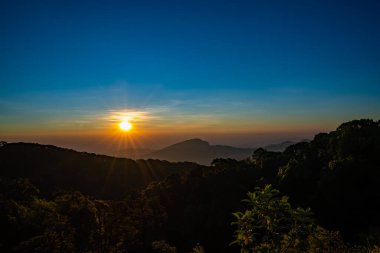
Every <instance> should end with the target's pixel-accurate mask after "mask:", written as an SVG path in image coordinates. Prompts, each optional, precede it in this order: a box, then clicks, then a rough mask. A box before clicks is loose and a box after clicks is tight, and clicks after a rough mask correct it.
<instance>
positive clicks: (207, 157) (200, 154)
mask: <svg viewBox="0 0 380 253" xmlns="http://www.w3.org/2000/svg"><path fill="white" fill-rule="evenodd" d="M253 151H254V149H251V148H236V147H231V146H222V145H210V144H209V143H208V142H207V141H204V140H201V139H191V140H186V141H183V142H180V143H176V144H173V145H170V146H168V147H166V148H163V149H161V150H158V151H155V152H152V153H150V154H148V155H146V157H147V158H154V159H161V160H167V161H171V162H182V161H189V162H195V163H199V164H204V165H209V164H210V163H211V162H212V161H213V160H214V159H216V158H232V159H236V160H242V159H245V158H247V157H249V156H250V155H252V153H253Z"/></svg>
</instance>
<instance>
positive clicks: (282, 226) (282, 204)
mask: <svg viewBox="0 0 380 253" xmlns="http://www.w3.org/2000/svg"><path fill="white" fill-rule="evenodd" d="M247 196H248V199H245V200H243V201H244V202H245V203H246V204H247V206H248V208H249V209H247V210H245V211H244V212H236V213H233V215H234V216H235V218H236V221H235V222H233V223H232V224H233V225H234V226H235V227H236V230H235V238H236V240H235V241H234V242H233V244H237V245H239V246H240V247H241V252H291V251H295V252H296V251H304V250H306V249H307V248H308V247H309V244H308V241H307V240H306V239H307V237H308V236H309V235H310V234H311V233H312V231H313V220H312V219H311V218H310V217H311V211H310V209H306V210H305V209H302V208H296V209H294V208H292V207H291V206H290V204H289V203H288V198H287V197H285V196H283V197H279V191H278V190H276V189H273V188H272V186H271V185H267V186H265V188H263V189H260V188H256V190H255V191H254V192H248V193H247Z"/></svg>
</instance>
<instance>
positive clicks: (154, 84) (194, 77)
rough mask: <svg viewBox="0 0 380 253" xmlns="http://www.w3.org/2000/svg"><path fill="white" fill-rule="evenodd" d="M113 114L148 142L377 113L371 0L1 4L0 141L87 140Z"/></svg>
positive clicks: (297, 126)
mask: <svg viewBox="0 0 380 253" xmlns="http://www.w3.org/2000/svg"><path fill="white" fill-rule="evenodd" d="M123 115H128V116H130V117H132V118H133V119H132V122H133V123H134V125H135V130H134V131H132V132H131V133H130V135H133V136H134V138H135V140H136V141H137V142H140V143H141V144H140V146H142V147H147V146H148V148H149V147H151V148H156V147H159V146H163V145H166V144H169V143H170V142H174V141H177V140H180V139H186V138H190V137H202V138H205V139H206V140H210V141H211V142H212V143H218V144H221V143H222V144H231V145H232V144H233V145H238V146H239V145H240V146H244V145H253V144H255V143H265V142H272V141H277V140H281V139H283V140H285V139H286V138H295V137H312V136H313V134H315V133H318V132H320V131H331V130H334V129H335V128H336V127H337V126H338V125H339V124H340V123H342V122H344V121H348V120H352V119H359V118H373V119H379V118H380V1H349V0H344V1H343V0H342V1H333V0H329V1H322V0H318V1H306V0H299V1H253V0H252V1H221V0H219V1H158V0H156V1H141V0H139V1H67V0H65V1H50V0H49V1H48V0H47V1H30V0H25V1H19V0H1V1H0V137H2V138H1V139H5V140H12V141H39V142H47V143H49V142H51V143H52V144H62V145H63V144H64V145H66V146H72V147H76V148H78V147H80V148H82V149H86V147H87V146H86V145H88V144H86V143H88V142H86V141H85V140H89V139H94V138H95V139H96V138H99V139H102V140H103V141H104V140H106V139H107V138H111V137H108V136H109V135H112V134H113V133H114V132H115V131H116V129H115V124H116V123H117V122H118V120H119V118H120V117H122V116H123ZM100 136H101V138H100ZM86 138H87V139H86ZM58 140H61V141H60V142H59V141H58ZM63 140H64V141H63ZM79 143H82V144H80V145H82V146H80V145H79ZM83 143H84V144H83Z"/></svg>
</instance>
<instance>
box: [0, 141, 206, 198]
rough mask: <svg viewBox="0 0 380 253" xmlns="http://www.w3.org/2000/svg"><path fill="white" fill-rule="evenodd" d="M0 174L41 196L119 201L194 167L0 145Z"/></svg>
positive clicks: (35, 146)
mask: <svg viewBox="0 0 380 253" xmlns="http://www.w3.org/2000/svg"><path fill="white" fill-rule="evenodd" d="M0 161H1V163H0V171H1V177H5V178H11V179H12V178H28V179H30V181H31V182H32V183H33V184H34V185H36V186H37V187H38V188H39V189H40V190H41V191H42V192H43V193H46V194H51V193H54V192H57V191H60V190H65V191H66V190H79V191H81V192H82V193H84V194H88V195H92V196H95V197H98V198H119V197H122V196H124V195H125V193H126V192H127V191H129V190H131V189H141V188H144V187H146V186H147V185H148V184H149V183H150V182H152V181H155V180H162V179H164V178H165V177H166V176H168V175H169V174H171V173H173V172H179V171H181V170H187V169H190V168H197V167H198V166H200V165H198V164H194V163H169V162H166V161H159V160H151V159H148V160H136V161H135V160H132V159H128V158H116V157H111V156H106V155H96V154H92V153H86V152H77V151H74V150H71V149H65V148H60V147H56V146H52V145H40V144H34V143H6V142H1V143H0Z"/></svg>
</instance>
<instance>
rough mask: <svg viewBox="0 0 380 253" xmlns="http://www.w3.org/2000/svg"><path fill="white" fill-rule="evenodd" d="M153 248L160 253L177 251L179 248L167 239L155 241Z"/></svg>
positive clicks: (174, 252)
mask: <svg viewBox="0 0 380 253" xmlns="http://www.w3.org/2000/svg"><path fill="white" fill-rule="evenodd" d="M152 249H153V251H155V252H158V253H176V252H177V249H176V248H175V247H172V246H170V245H169V244H168V243H167V242H166V241H154V242H152Z"/></svg>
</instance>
